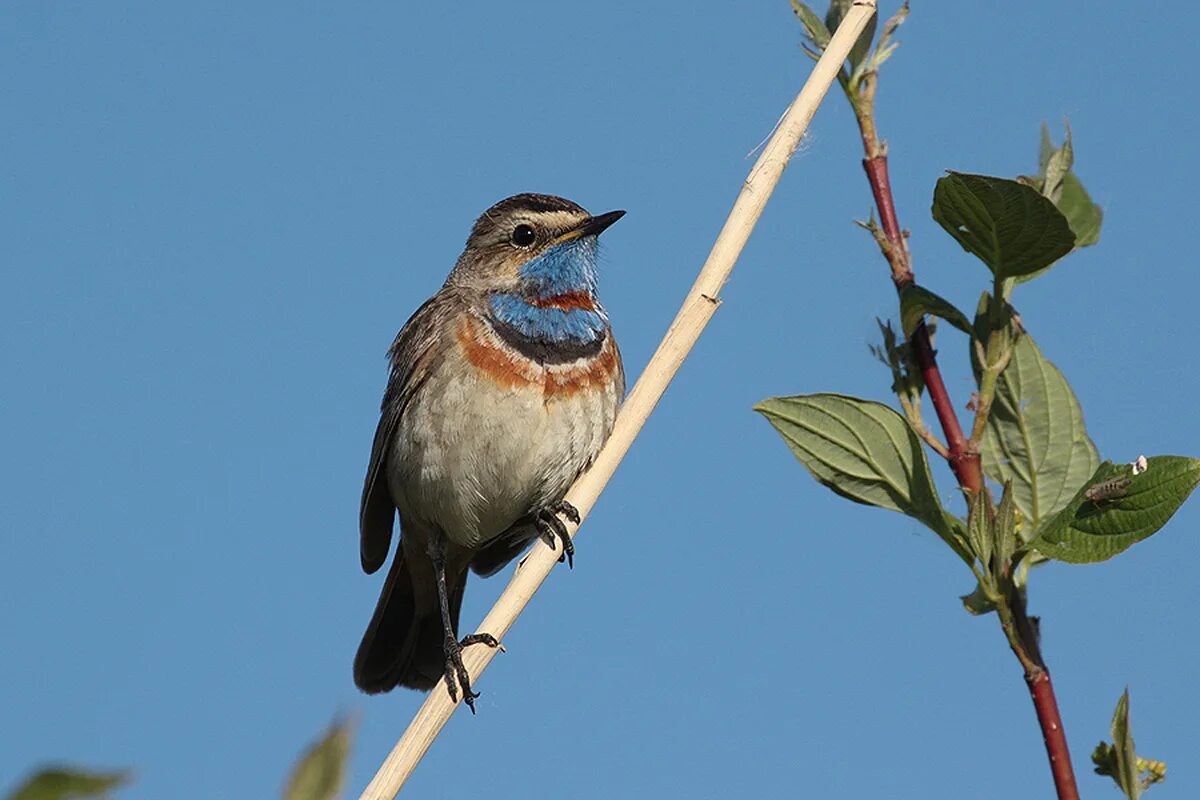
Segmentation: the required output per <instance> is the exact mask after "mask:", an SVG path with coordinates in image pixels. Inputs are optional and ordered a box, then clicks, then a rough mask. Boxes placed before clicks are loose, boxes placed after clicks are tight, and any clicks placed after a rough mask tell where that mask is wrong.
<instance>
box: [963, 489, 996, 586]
mask: <svg viewBox="0 0 1200 800" xmlns="http://www.w3.org/2000/svg"><path fill="white" fill-rule="evenodd" d="M968 505H969V509H968V512H967V541H968V542H969V543H970V545H971V550H972V551H973V552H974V553H975V556H976V557H977V558H978V559H979V562H980V563H981V564H983V568H984V570H985V571H986V570H987V569H988V565H989V564H991V563H992V534H993V528H992V521H991V519H990V515H991V511H992V509H991V505H992V502H991V499H990V498H989V497H988V494H987V492H976V493H975V494H973V495H971V498H970V501H969V504H968Z"/></svg>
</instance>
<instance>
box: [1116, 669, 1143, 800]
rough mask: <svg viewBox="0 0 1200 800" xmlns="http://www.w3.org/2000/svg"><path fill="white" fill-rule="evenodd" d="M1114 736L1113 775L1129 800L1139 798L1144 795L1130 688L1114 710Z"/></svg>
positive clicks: (1122, 694)
mask: <svg viewBox="0 0 1200 800" xmlns="http://www.w3.org/2000/svg"><path fill="white" fill-rule="evenodd" d="M1112 737H1113V751H1114V755H1115V756H1116V768H1117V769H1116V774H1115V775H1114V776H1113V777H1114V778H1115V779H1116V781H1117V785H1118V786H1120V787H1121V791H1123V792H1125V796H1126V797H1128V798H1129V800H1138V798H1139V797H1141V795H1142V782H1141V781H1140V780H1138V768H1137V750H1136V748H1135V747H1134V744H1133V730H1132V729H1131V728H1130V727H1129V690H1128V689H1126V690H1125V691H1124V692H1122V693H1121V699H1120V700H1118V701H1117V708H1116V711H1114V712H1113V719H1112Z"/></svg>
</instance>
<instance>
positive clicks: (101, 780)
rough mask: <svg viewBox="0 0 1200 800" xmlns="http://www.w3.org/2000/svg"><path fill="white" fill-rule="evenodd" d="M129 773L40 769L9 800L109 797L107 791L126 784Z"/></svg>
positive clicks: (72, 768)
mask: <svg viewBox="0 0 1200 800" xmlns="http://www.w3.org/2000/svg"><path fill="white" fill-rule="evenodd" d="M130 777H131V776H130V773H129V772H89V771H85V770H81V769H77V768H74V767H56V768H50V769H43V770H40V771H38V772H37V773H35V774H34V775H32V776H30V778H29V780H27V781H26V782H25V783H24V784H22V785H21V787H20V788H18V789H17V790H16V791H15V792H13V793H12V794H11V795H9V797H8V800H77V799H79V798H85V797H109V794H108V792H109V790H110V789H115V788H117V787H118V786H122V785H124V784H126V783H128V782H129V779H130Z"/></svg>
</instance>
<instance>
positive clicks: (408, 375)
mask: <svg viewBox="0 0 1200 800" xmlns="http://www.w3.org/2000/svg"><path fill="white" fill-rule="evenodd" d="M457 299H458V298H457V296H456V295H455V294H453V293H452V292H451V291H449V290H447V289H442V291H440V292H438V293H437V294H435V295H434V296H433V297H431V298H429V299H428V300H426V301H425V303H424V304H423V305H422V306H421V307H420V308H418V309H417V310H416V313H414V314H413V315H412V317H411V318H410V319H409V320H408V322H406V323H404V327H403V328H401V329H400V333H398V334H396V340H395V341H394V342H392V346H391V349H389V350H388V358H389V359H390V361H391V365H392V370H391V375H390V376H389V377H388V384H387V389H386V391H384V394H383V403H382V405H381V406H380V415H379V426H378V427H377V428H376V429H375V442H374V444H373V445H372V446H371V463H370V465H368V467H367V478H366V481H365V482H364V484H363V493H362V504H361V506H360V507H359V519H358V527H359V554H360V556H361V557H362V568H363V570H364V571H365V572H367V573H368V574H370V573H372V572H374V571H375V570H377V569H379V568H380V567H381V566H383V562H384V561H386V560H387V555H388V550H389V549H390V548H391V545H392V522H393V521H394V519H395V516H396V504H395V503H394V502H393V501H392V495H391V492H390V491H389V490H388V485H387V484H388V481H387V464H388V459H389V458H390V457H391V450H392V442H393V439H394V438H395V433H396V425H397V423H398V422H399V421H400V416H401V415H402V414H403V413H404V409H405V407H406V406H407V405H408V401H409V400H410V399H412V396H413V394H414V393H415V392H416V391H417V389H419V388H420V386H421V384H422V383H424V382H425V380H426V378H428V376H429V373H430V370H431V368H432V365H433V363H434V362H435V360H436V358H437V354H438V351H439V348H438V344H439V342H440V338H439V334H440V333H441V331H443V330H445V329H446V323H447V321H448V320H449V319H450V318H451V317H452V316H453V315H454V312H455V309H456V308H457V305H456V301H457Z"/></svg>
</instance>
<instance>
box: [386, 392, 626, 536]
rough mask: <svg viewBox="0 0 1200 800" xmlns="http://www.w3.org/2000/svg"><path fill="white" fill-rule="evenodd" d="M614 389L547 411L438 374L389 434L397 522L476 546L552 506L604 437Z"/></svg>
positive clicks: (525, 399)
mask: <svg viewBox="0 0 1200 800" xmlns="http://www.w3.org/2000/svg"><path fill="white" fill-rule="evenodd" d="M617 403H618V398H617V397H616V395H615V389H613V388H612V387H609V388H608V389H607V390H603V391H600V390H588V391H580V392H577V393H575V394H572V395H570V396H569V397H565V398H562V399H553V400H550V401H549V402H547V400H546V399H545V396H544V394H543V392H542V391H541V390H540V389H539V388H535V387H530V386H522V387H518V388H513V389H507V388H502V387H500V386H499V385H497V384H496V383H495V382H493V381H491V380H489V379H488V378H487V377H486V376H481V375H480V373H479V372H477V371H475V370H472V369H455V370H450V369H440V370H437V374H434V375H432V376H430V378H429V380H428V381H427V383H426V384H425V385H424V386H423V387H422V388H421V390H420V391H419V392H418V393H417V395H416V396H415V397H413V398H412V400H411V401H410V403H409V406H408V407H407V408H406V409H405V412H404V414H403V415H402V416H401V419H400V422H399V425H398V426H397V431H396V439H395V442H394V447H393V449H392V456H391V460H390V462H389V471H388V480H389V487H390V489H391V491H392V497H393V498H394V499H395V501H396V505H397V507H398V508H399V509H400V515H401V519H403V520H408V521H411V522H415V523H417V524H419V525H422V526H430V527H436V528H437V529H439V530H441V531H442V532H443V533H444V534H445V535H446V537H447V538H448V539H449V540H450V541H452V542H454V543H455V544H458V545H461V546H464V547H478V546H480V545H481V544H483V543H486V542H488V541H490V540H491V539H493V538H495V537H497V536H499V535H500V534H501V533H503V532H504V531H506V530H507V529H508V528H509V527H511V526H512V524H513V523H514V522H516V521H517V520H518V519H519V518H521V517H522V516H525V515H526V514H528V513H530V512H531V511H534V510H536V509H538V508H541V507H544V506H546V505H548V504H550V503H553V502H556V501H558V500H559V499H561V498H562V495H563V494H564V493H565V492H566V490H567V488H568V487H569V486H570V485H571V483H572V482H573V481H574V480H575V478H576V477H577V476H578V475H579V473H580V472H581V471H583V469H584V468H585V467H586V466H587V465H588V464H589V463H590V462H591V460H592V458H594V457H595V455H596V453H597V452H598V451H599V449H600V446H601V445H602V444H603V443H604V440H605V439H606V438H607V437H608V434H609V432H610V431H611V430H612V424H613V418H614V416H615V414H616V409H617Z"/></svg>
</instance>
